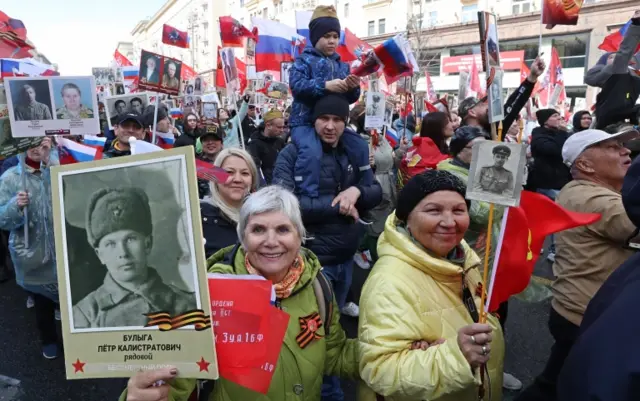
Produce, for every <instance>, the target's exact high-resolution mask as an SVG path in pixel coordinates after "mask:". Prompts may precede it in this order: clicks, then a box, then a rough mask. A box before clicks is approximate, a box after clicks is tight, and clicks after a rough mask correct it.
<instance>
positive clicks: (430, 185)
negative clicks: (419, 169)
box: [396, 170, 469, 223]
mask: <svg viewBox="0 0 640 401" xmlns="http://www.w3.org/2000/svg"><path fill="white" fill-rule="evenodd" d="M438 191H454V192H457V193H459V194H460V195H461V196H462V197H463V198H464V197H465V194H466V192H467V186H466V185H465V184H464V182H462V180H461V179H460V178H458V177H456V176H455V175H453V174H451V173H449V172H448V171H442V170H427V171H425V172H423V173H420V174H417V175H414V176H413V178H411V179H410V180H409V182H407V184H406V185H405V186H404V187H402V190H401V191H400V195H398V206H397V207H396V218H397V219H398V220H400V221H402V222H404V223H406V222H407V218H408V217H409V214H410V213H411V211H412V210H413V209H414V208H415V207H416V206H417V205H418V203H420V202H421V201H422V200H423V199H424V198H425V197H427V196H429V195H431V194H432V193H434V192H438ZM466 202H467V207H468V206H469V201H468V200H466Z"/></svg>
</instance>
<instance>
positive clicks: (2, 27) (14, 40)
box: [0, 11, 35, 58]
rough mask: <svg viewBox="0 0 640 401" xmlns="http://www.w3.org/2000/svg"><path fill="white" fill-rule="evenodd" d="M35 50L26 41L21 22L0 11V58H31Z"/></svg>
mask: <svg viewBox="0 0 640 401" xmlns="http://www.w3.org/2000/svg"><path fill="white" fill-rule="evenodd" d="M32 49H35V47H33V46H32V45H31V43H29V42H28V40H27V28H25V26H24V24H23V23H22V21H20V20H18V19H14V18H10V17H9V16H8V15H7V14H5V13H3V12H2V11H0V58H27V57H32V54H31V53H30V52H29V50H32Z"/></svg>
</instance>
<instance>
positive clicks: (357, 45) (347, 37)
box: [336, 28, 373, 63]
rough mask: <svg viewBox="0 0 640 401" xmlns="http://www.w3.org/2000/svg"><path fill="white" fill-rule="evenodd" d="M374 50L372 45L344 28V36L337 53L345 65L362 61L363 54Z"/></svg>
mask: <svg viewBox="0 0 640 401" xmlns="http://www.w3.org/2000/svg"><path fill="white" fill-rule="evenodd" d="M370 49H373V47H371V45H370V44H368V43H367V42H365V41H363V40H361V39H360V38H358V37H357V36H356V35H355V34H354V33H353V32H351V31H350V30H349V28H344V36H343V37H342V40H341V41H340V44H339V45H338V47H337V48H336V53H338V54H339V55H340V59H341V60H342V61H344V62H345V63H350V62H352V61H356V60H360V57H361V56H362V54H363V53H364V52H365V51H367V50H370Z"/></svg>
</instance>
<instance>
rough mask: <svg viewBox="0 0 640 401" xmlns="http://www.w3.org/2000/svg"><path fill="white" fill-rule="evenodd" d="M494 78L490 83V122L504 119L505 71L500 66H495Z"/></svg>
mask: <svg viewBox="0 0 640 401" xmlns="http://www.w3.org/2000/svg"><path fill="white" fill-rule="evenodd" d="M493 75H494V78H493V82H492V83H491V85H489V91H488V92H489V94H488V100H489V122H490V123H495V122H498V121H502V120H504V107H503V104H504V100H503V99H502V78H503V76H504V73H503V71H502V70H501V69H499V68H494V74H493Z"/></svg>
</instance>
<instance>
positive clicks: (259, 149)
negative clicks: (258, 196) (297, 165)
mask: <svg viewBox="0 0 640 401" xmlns="http://www.w3.org/2000/svg"><path fill="white" fill-rule="evenodd" d="M284 145H285V143H284V140H283V139H282V138H280V137H275V138H273V137H266V136H264V135H263V133H262V132H256V133H255V134H253V136H252V137H251V138H250V139H249V147H248V148H247V150H248V151H249V153H250V154H251V157H253V161H254V162H255V163H256V167H257V168H258V170H259V171H262V175H263V176H264V180H265V182H266V183H267V185H270V184H271V181H272V177H273V168H274V167H275V165H276V159H277V158H278V153H280V151H281V150H282V148H284Z"/></svg>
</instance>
